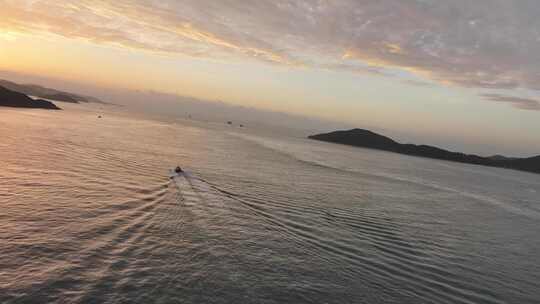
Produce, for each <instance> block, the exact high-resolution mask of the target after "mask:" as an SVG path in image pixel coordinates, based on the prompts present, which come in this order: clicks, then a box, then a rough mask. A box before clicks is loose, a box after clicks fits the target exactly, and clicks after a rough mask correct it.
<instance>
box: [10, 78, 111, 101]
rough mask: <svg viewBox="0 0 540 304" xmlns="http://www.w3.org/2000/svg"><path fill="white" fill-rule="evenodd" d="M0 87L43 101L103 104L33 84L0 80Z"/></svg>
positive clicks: (85, 97) (93, 99)
mask: <svg viewBox="0 0 540 304" xmlns="http://www.w3.org/2000/svg"><path fill="white" fill-rule="evenodd" d="M0 86H3V87H4V88H6V89H8V90H12V91H15V92H19V93H23V94H26V95H31V96H36V97H40V98H45V99H52V100H56V101H62V102H70V103H79V102H95V103H104V102H103V101H101V100H99V99H97V98H95V97H90V96H83V95H79V94H74V93H69V92H63V91H59V90H55V89H50V88H46V87H42V86H39V85H35V84H18V83H14V82H11V81H8V80H1V79H0Z"/></svg>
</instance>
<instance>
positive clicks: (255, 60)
mask: <svg viewBox="0 0 540 304" xmlns="http://www.w3.org/2000/svg"><path fill="white" fill-rule="evenodd" d="M0 6H1V9H0V70H2V71H8V72H14V73H21V74H27V75H36V76H41V77H44V79H45V78H47V77H48V78H54V79H57V80H63V81H66V82H71V83H74V82H76V83H80V84H86V85H88V86H89V87H93V88H96V87H104V88H105V87H106V88H118V89H126V90H138V91H152V92H159V93H163V94H166V95H167V96H170V95H171V94H172V95H181V96H190V97H194V98H198V99H204V100H219V101H223V102H226V103H230V104H233V105H237V106H244V107H253V108H257V109H264V110H271V111H280V112H286V113H292V114H297V115H304V116H309V117H315V118H320V119H325V120H332V121H338V122H342V123H346V124H350V125H358V126H372V127H373V128H375V129H377V130H386V131H387V133H389V134H390V135H397V136H401V138H402V139H403V140H405V141H406V140H415V141H417V142H418V141H421V140H422V139H423V140H424V141H423V142H425V143H430V144H439V145H442V146H443V147H447V148H453V149H461V150H464V151H467V152H477V153H482V154H490V153H491V152H497V153H506V154H512V155H530V154H534V155H537V154H540V141H539V140H538V136H537V133H538V130H540V119H539V117H540V18H538V16H540V3H539V2H538V1H537V0H515V1H510V0H475V1H470V0H452V1H446V0H312V1H303V0H268V1H265V0H221V1H210V0H160V1H153V0H147V1H142V0H130V1H127V0H115V1H105V0H78V1H60V0H0ZM98 91H99V90H98ZM96 94H99V92H96ZM148 102H149V103H154V104H155V105H156V106H159V104H158V103H159V100H152V101H148ZM154 104H153V106H154ZM493 154H495V153H493Z"/></svg>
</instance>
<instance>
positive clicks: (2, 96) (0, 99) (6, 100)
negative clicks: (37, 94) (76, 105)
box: [0, 86, 61, 110]
mask: <svg viewBox="0 0 540 304" xmlns="http://www.w3.org/2000/svg"><path fill="white" fill-rule="evenodd" d="M0 106H4V107H15V108H39V109H49V110H61V109H60V108H59V107H57V106H56V105H55V104H54V103H52V102H50V101H47V100H42V99H36V100H34V99H32V98H30V97H28V96H26V95H24V94H22V93H19V92H15V91H11V90H8V89H6V88H4V87H1V86H0Z"/></svg>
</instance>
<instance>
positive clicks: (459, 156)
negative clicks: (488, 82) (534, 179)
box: [308, 129, 540, 173]
mask: <svg viewBox="0 0 540 304" xmlns="http://www.w3.org/2000/svg"><path fill="white" fill-rule="evenodd" d="M308 138H310V139H314V140H319V141H325V142H331V143H337V144H344V145H349V146H354V147H361V148H368V149H376V150H382V151H388V152H394V153H400V154H406V155H411V156H419V157H426V158H434V159H441V160H447V161H453V162H460V163H466V164H474V165H482V166H490V167H499V168H508V169H515V170H520V171H527V172H533V173H540V155H539V156H535V157H529V158H510V157H504V156H500V155H496V156H491V157H483V156H478V155H474V154H465V153H461V152H451V151H447V150H444V149H441V148H437V147H434V146H428V145H415V144H401V143H399V142H396V141H394V140H393V139H391V138H389V137H386V136H383V135H380V134H377V133H374V132H372V131H369V130H364V129H352V130H346V131H335V132H330V133H324V134H317V135H311V136H309V137H308Z"/></svg>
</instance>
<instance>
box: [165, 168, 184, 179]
mask: <svg viewBox="0 0 540 304" xmlns="http://www.w3.org/2000/svg"><path fill="white" fill-rule="evenodd" d="M183 173H184V170H182V168H181V167H180V166H177V167H176V168H174V169H171V170H170V172H169V177H170V178H175V177H177V176H179V175H181V174H183Z"/></svg>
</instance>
